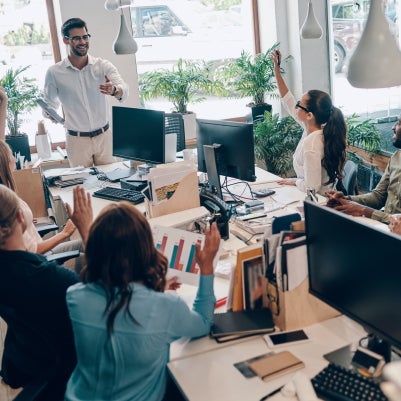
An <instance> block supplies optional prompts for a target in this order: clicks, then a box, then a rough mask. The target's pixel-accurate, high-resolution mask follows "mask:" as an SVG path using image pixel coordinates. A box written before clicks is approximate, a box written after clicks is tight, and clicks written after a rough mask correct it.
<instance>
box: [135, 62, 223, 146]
mask: <svg viewBox="0 0 401 401" xmlns="http://www.w3.org/2000/svg"><path fill="white" fill-rule="evenodd" d="M139 90H140V93H141V96H142V98H143V100H149V99H152V98H156V97H164V98H167V99H168V100H169V101H170V102H171V103H173V107H174V109H173V111H174V112H177V113H181V114H182V115H183V118H184V124H185V137H186V139H191V138H195V137H196V126H195V114H194V113H192V112H190V111H188V104H190V103H198V102H202V101H204V100H206V98H205V97H204V95H205V94H224V93H226V91H225V89H224V87H223V85H222V83H220V82H219V81H215V80H213V78H212V77H211V68H210V65H209V64H207V63H205V62H203V61H189V60H183V59H179V60H178V62H177V65H176V66H174V67H173V68H172V69H171V70H169V69H165V68H163V69H159V70H155V71H149V72H146V73H144V74H142V76H141V78H140V82H139Z"/></svg>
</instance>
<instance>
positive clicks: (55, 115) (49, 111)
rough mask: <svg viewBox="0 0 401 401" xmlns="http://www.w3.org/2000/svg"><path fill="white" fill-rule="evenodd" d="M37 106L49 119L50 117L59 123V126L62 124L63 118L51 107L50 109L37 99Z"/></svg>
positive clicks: (41, 100)
mask: <svg viewBox="0 0 401 401" xmlns="http://www.w3.org/2000/svg"><path fill="white" fill-rule="evenodd" d="M36 102H37V104H38V105H39V106H40V107H41V108H42V109H43V110H44V111H45V112H46V113H47V114H49V116H50V117H52V118H53V119H54V120H56V121H57V122H59V123H60V124H64V121H65V120H64V118H63V117H61V116H60V115H59V114H58V113H57V111H56V110H54V109H53V108H52V107H50V106H49V105H48V104H47V103H46V102H45V101H44V100H43V99H40V98H37V99H36Z"/></svg>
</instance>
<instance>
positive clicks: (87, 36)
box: [64, 33, 91, 43]
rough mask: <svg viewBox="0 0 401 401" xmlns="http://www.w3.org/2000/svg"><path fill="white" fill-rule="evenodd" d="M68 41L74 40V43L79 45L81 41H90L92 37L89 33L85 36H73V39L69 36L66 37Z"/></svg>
mask: <svg viewBox="0 0 401 401" xmlns="http://www.w3.org/2000/svg"><path fill="white" fill-rule="evenodd" d="M64 37H65V38H66V39H69V40H72V41H73V42H74V43H78V42H79V41H81V40H84V41H85V42H88V41H89V38H90V37H91V35H90V34H89V33H88V34H87V35H83V36H73V37H72V38H70V37H69V36H64Z"/></svg>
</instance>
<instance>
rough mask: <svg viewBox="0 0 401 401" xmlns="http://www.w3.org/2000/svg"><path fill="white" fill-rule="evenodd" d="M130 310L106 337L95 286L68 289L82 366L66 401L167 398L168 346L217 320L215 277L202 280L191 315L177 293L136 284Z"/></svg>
mask: <svg viewBox="0 0 401 401" xmlns="http://www.w3.org/2000/svg"><path fill="white" fill-rule="evenodd" d="M132 290H133V294H132V299H131V302H130V306H129V307H130V311H131V313H132V316H133V317H134V318H135V320H136V321H137V322H138V323H134V322H133V321H132V319H131V318H130V317H129V316H128V315H127V314H126V313H124V312H120V313H119V314H118V315H117V316H116V319H115V322H114V333H113V334H112V335H111V337H110V339H108V337H107V330H106V318H105V316H104V315H103V312H104V308H105V303H106V298H105V293H104V291H103V289H102V288H101V287H100V286H99V285H96V284H93V283H91V284H82V283H79V284H76V285H74V286H72V287H70V288H69V289H68V292H67V304H68V310H69V314H70V318H71V321H72V326H73V331H74V339H75V346H76V350H77V358H78V364H77V366H76V368H75V370H74V372H73V374H72V376H71V378H70V380H69V382H68V385H67V391H66V400H68V401H78V400H79V401H89V400H90V401H93V400H96V401H103V400H104V401H106V400H107V401H109V400H113V401H128V400H130V401H133V400H143V401H153V400H154V401H159V400H161V399H162V398H163V396H164V392H165V388H166V380H167V368H166V364H167V362H168V360H169V350H170V343H171V342H172V341H174V340H176V339H177V338H179V337H199V336H204V335H207V334H208V333H209V331H210V326H211V323H212V320H213V313H214V305H215V301H216V299H215V296H214V293H213V276H212V275H210V276H200V280H199V288H198V292H197V296H196V299H195V301H194V305H193V310H190V309H189V308H188V306H187V305H186V303H185V302H184V301H183V300H182V299H181V298H180V297H179V296H177V295H176V294H171V293H159V292H155V291H153V290H150V289H148V288H146V287H145V286H143V285H140V284H135V283H133V284H132Z"/></svg>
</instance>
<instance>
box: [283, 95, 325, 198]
mask: <svg viewBox="0 0 401 401" xmlns="http://www.w3.org/2000/svg"><path fill="white" fill-rule="evenodd" d="M281 101H282V103H283V105H284V107H285V109H286V110H287V111H288V113H289V114H290V115H291V116H292V117H293V118H294V119H295V120H296V121H297V122H298V124H300V125H301V126H302V127H303V128H304V132H303V134H302V137H301V139H300V141H299V142H298V145H297V148H296V149H295V152H294V155H293V167H294V171H295V173H296V175H297V179H296V186H297V187H298V188H299V189H300V190H301V191H304V192H306V190H307V189H314V190H315V191H316V192H318V193H320V194H322V195H324V193H325V192H326V191H328V190H330V189H332V188H333V184H328V185H324V184H323V183H325V182H327V181H328V180H329V175H328V174H327V171H326V169H325V168H324V167H323V166H322V160H323V157H324V138H323V130H321V129H320V130H317V131H313V132H311V133H310V134H308V133H307V132H306V129H305V126H304V124H303V123H302V121H300V120H298V119H297V117H296V112H295V104H296V100H295V98H294V96H293V95H292V93H291V92H289V91H288V92H287V93H286V94H285V96H284V97H282V98H281Z"/></svg>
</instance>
